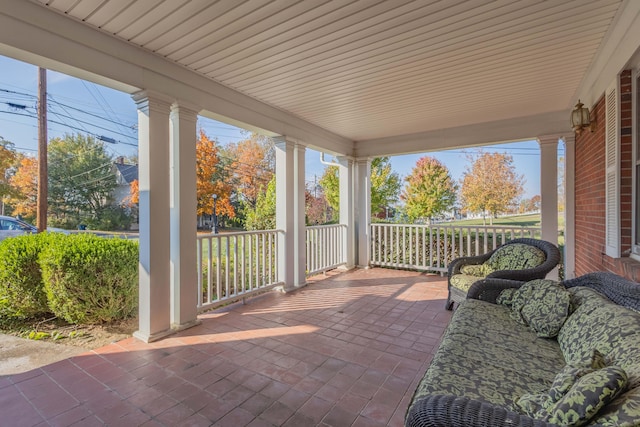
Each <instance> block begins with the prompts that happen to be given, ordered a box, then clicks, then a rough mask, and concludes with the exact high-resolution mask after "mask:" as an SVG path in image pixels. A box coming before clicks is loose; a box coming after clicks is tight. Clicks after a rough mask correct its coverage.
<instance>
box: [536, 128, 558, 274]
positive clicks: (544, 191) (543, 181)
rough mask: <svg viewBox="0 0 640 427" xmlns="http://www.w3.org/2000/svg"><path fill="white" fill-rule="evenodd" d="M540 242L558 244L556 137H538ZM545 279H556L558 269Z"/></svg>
mask: <svg viewBox="0 0 640 427" xmlns="http://www.w3.org/2000/svg"><path fill="white" fill-rule="evenodd" d="M538 143H539V144H540V198H541V203H540V204H541V206H540V213H541V215H540V216H541V222H542V240H546V241H548V242H551V243H553V244H554V245H557V244H558V137H557V136H551V137H539V138H538ZM547 277H548V278H550V279H557V278H558V269H557V268H555V269H553V270H552V271H551V272H550V273H549V274H547Z"/></svg>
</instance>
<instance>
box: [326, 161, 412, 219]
mask: <svg viewBox="0 0 640 427" xmlns="http://www.w3.org/2000/svg"><path fill="white" fill-rule="evenodd" d="M319 183H320V185H321V186H322V189H323V190H324V194H325V197H326V199H327V202H328V203H329V206H331V208H332V210H333V212H334V220H335V219H337V218H335V215H337V214H338V213H339V212H340V177H339V174H338V168H337V167H336V166H329V167H327V168H326V169H325V170H324V173H323V175H322V177H321V178H320V181H319ZM401 187H402V183H401V181H400V175H398V174H397V173H396V172H393V170H392V169H391V161H390V160H389V157H376V158H375V159H373V160H372V161H371V215H376V214H377V213H378V212H381V211H384V209H385V208H386V207H388V206H390V205H392V204H394V203H395V202H396V201H397V200H398V195H399V194H400V190H401Z"/></svg>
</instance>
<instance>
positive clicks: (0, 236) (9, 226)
mask: <svg viewBox="0 0 640 427" xmlns="http://www.w3.org/2000/svg"><path fill="white" fill-rule="evenodd" d="M47 231H51V232H54V233H63V234H69V231H68V230H63V229H62V228H55V227H47ZM37 232H38V227H36V226H34V225H31V224H29V223H28V222H24V221H23V220H21V219H18V218H13V217H11V216H4V215H0V240H4V239H6V238H7V237H14V236H21V235H23V234H31V233H37Z"/></svg>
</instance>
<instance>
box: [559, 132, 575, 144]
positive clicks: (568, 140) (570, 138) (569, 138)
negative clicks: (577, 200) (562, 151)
mask: <svg viewBox="0 0 640 427" xmlns="http://www.w3.org/2000/svg"><path fill="white" fill-rule="evenodd" d="M562 140H563V141H564V143H565V144H566V145H572V144H575V143H576V135H575V134H572V135H565V136H563V137H562Z"/></svg>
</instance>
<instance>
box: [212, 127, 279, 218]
mask: <svg viewBox="0 0 640 427" xmlns="http://www.w3.org/2000/svg"><path fill="white" fill-rule="evenodd" d="M222 154H223V156H224V157H225V158H226V159H227V160H228V161H229V170H230V174H231V177H230V178H231V182H232V184H233V187H234V191H235V193H236V198H237V200H238V201H239V202H241V203H243V204H244V205H247V206H248V207H250V208H253V207H255V204H256V201H257V199H258V195H259V194H261V193H264V191H265V190H266V187H267V184H268V183H269V181H271V178H272V177H273V174H274V171H275V152H274V148H273V141H272V140H271V138H268V137H266V136H263V135H259V134H256V133H253V134H251V135H250V136H249V138H247V139H244V140H242V141H239V142H237V143H231V144H228V145H227V146H226V147H225V148H224V149H223V150H222Z"/></svg>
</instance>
